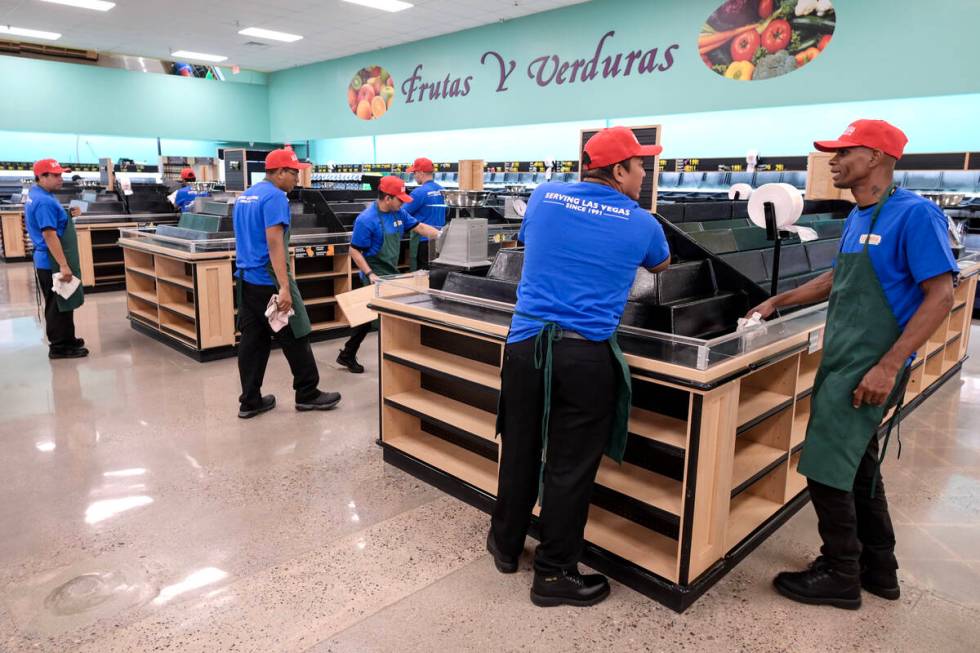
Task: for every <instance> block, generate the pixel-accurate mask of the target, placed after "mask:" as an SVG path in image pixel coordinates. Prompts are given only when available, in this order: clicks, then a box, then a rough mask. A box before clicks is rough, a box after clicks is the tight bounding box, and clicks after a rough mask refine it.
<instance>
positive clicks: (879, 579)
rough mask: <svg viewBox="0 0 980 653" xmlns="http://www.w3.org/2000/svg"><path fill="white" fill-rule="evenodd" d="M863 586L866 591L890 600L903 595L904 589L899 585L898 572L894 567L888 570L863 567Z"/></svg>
mask: <svg viewBox="0 0 980 653" xmlns="http://www.w3.org/2000/svg"><path fill="white" fill-rule="evenodd" d="M861 587H862V588H864V591H865V592H871V593H872V594H874V595H875V596H880V597H881V598H883V599H888V600H889V601H897V600H898V599H899V598H901V596H902V590H901V588H899V586H898V573H896V572H895V570H894V569H891V570H888V571H882V570H879V569H875V570H872V569H862V570H861Z"/></svg>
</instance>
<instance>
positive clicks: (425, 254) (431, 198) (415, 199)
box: [405, 157, 446, 272]
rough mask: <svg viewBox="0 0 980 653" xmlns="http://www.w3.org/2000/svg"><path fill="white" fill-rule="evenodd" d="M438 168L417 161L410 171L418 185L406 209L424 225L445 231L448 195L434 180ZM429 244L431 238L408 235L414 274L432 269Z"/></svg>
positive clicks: (413, 233)
mask: <svg viewBox="0 0 980 653" xmlns="http://www.w3.org/2000/svg"><path fill="white" fill-rule="evenodd" d="M435 169H436V167H435V164H434V163H432V160H431V159H427V158H425V157H420V158H418V159H415V163H413V164H412V166H411V167H410V168H409V169H408V171H409V172H411V173H413V174H414V175H415V183H417V184H418V186H417V187H416V188H415V190H413V191H412V193H411V198H412V201H411V202H410V203H409V204H406V205H405V210H406V211H408V213H409V214H410V215H411V216H412V217H413V218H415V219H416V220H418V221H419V222H421V223H422V224H427V225H429V226H430V227H435V228H436V229H442V228H443V227H444V226H445V225H446V196H445V194H444V193H443V188H442V186H440V185H439V184H437V183H436V182H435V181H434V180H433V175H434V173H435ZM428 242H429V239H428V238H426V237H425V236H423V235H422V234H420V233H417V232H415V231H413V232H412V233H411V235H410V236H409V249H408V263H409V268H410V269H411V270H412V271H413V272H414V271H415V270H419V269H421V270H427V269H429V245H428Z"/></svg>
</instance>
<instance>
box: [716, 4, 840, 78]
mask: <svg viewBox="0 0 980 653" xmlns="http://www.w3.org/2000/svg"><path fill="white" fill-rule="evenodd" d="M836 24H837V16H836V14H835V12H834V6H833V4H832V3H831V1H830V0H727V2H724V3H722V5H721V6H720V7H718V8H717V9H715V11H714V12H713V13H712V14H711V15H710V16H709V17H708V20H707V21H705V23H704V25H703V26H702V27H701V35H700V37H699V38H698V53H699V54H700V55H701V60H702V61H704V65H705V66H707V67H708V68H710V69H711V70H713V71H714V72H716V73H717V74H719V75H721V76H722V77H725V78H727V79H731V80H735V81H740V82H748V81H753V80H761V79H772V78H774V77H781V76H782V75H786V74H788V73H791V72H794V71H796V70H799V69H800V68H803V67H804V66H807V65H810V64H811V63H812V62H814V61H815V60H816V59H818V58H819V57H820V55H821V53H822V52H823V51H824V50H825V49H826V48H827V46H828V45H829V44H830V42H831V39H832V37H833V35H834V27H835V26H836Z"/></svg>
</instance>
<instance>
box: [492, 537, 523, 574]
mask: <svg viewBox="0 0 980 653" xmlns="http://www.w3.org/2000/svg"><path fill="white" fill-rule="evenodd" d="M487 551H489V552H490V555H492V556H493V564H494V566H495V567H496V568H497V571H499V572H500V573H502V574H513V573H514V572H516V571H517V559H516V558H512V557H511V556H508V555H504V554H503V553H501V552H500V549H498V548H497V542H496V540H494V538H493V530H492V529H491V531H490V532H489V533H487Z"/></svg>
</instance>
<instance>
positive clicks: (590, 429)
mask: <svg viewBox="0 0 980 653" xmlns="http://www.w3.org/2000/svg"><path fill="white" fill-rule="evenodd" d="M553 356H554V374H553V377H552V388H551V420H550V422H551V424H550V429H549V437H548V451H547V463H546V464H545V469H544V490H543V496H542V506H541V516H540V520H539V524H540V527H541V533H540V534H541V543H540V544H539V545H538V548H537V551H536V553H535V557H534V568H535V569H536V570H537V571H539V572H542V573H548V572H552V571H556V570H558V569H569V568H573V567H574V566H575V565H576V564H577V563H578V560H579V557H580V556H581V553H582V546H583V535H584V531H585V522H586V521H587V519H588V515H589V500H590V499H591V497H592V487H593V485H594V483H595V476H596V472H597V471H598V469H599V462H600V460H601V459H602V454H603V451H604V450H605V448H606V445H607V443H608V442H609V437H610V434H611V431H612V424H613V413H614V408H615V401H616V389H617V380H616V376H615V375H616V368H615V359H614V358H613V356H612V352H611V351H610V350H609V345H608V344H607V343H604V342H589V341H586V340H577V339H570V338H565V339H562V340H560V341H558V342H556V343H555V344H554V354H553ZM543 384H544V376H543V370H536V369H535V368H534V338H530V339H528V340H524V341H522V342H517V343H513V344H509V345H507V347H506V348H505V350H504V365H503V371H502V372H501V410H502V411H503V420H504V421H503V433H501V436H500V437H501V455H500V473H499V481H498V490H497V503H496V505H495V506H494V511H493V518H492V521H491V523H492V528H493V534H494V537H495V538H496V543H497V546H498V547H499V549H500V550H501V552H502V553H504V554H506V555H510V556H514V557H516V556H518V555H519V554H520V552H521V549H523V548H524V538H525V537H526V536H527V529H528V525H529V524H530V520H531V510H532V509H533V508H534V504H535V500H536V498H537V496H538V479H539V472H540V469H541V416H542V411H543V395H542V392H543Z"/></svg>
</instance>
